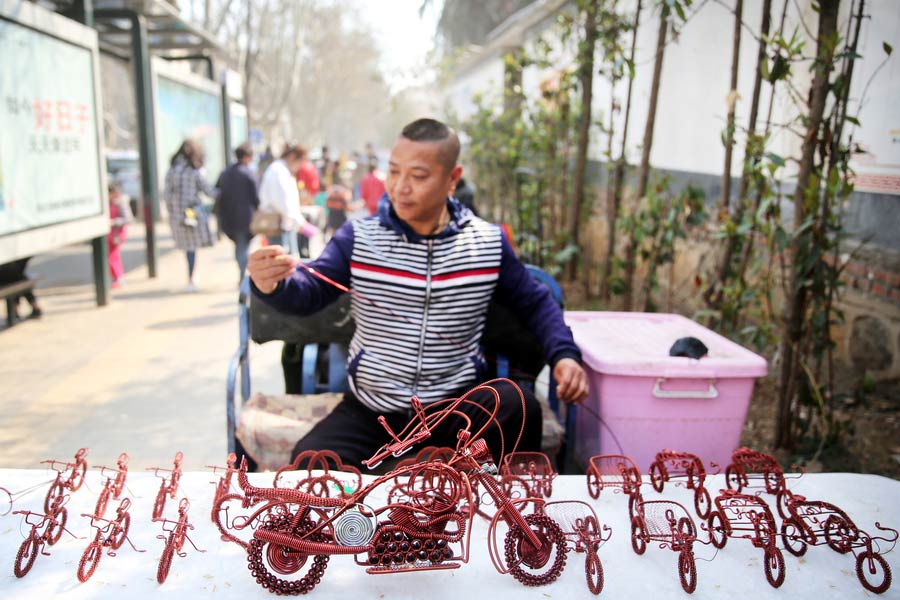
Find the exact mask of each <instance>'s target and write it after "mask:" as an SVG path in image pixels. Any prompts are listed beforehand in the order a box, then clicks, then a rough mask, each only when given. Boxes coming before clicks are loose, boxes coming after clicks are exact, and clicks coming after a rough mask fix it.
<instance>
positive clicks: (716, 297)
mask: <svg viewBox="0 0 900 600" xmlns="http://www.w3.org/2000/svg"><path fill="white" fill-rule="evenodd" d="M741 4H742V2H741V0H739V2H738V6H736V7H735V20H736V22H737V24H738V25H737V26H739V25H740V16H739V13H738V11H739V10H740V8H742V7H741V6H740V5H741ZM771 11H772V0H765V1H764V2H763V9H762V23H761V24H760V26H759V29H760V36H759V46H758V48H757V52H756V72H755V74H754V77H753V97H752V98H751V100H750V118H749V120H748V123H747V143H746V145H745V146H744V162H746V161H747V160H748V158H749V157H750V154H751V152H752V150H751V143H752V140H753V136H754V135H755V134H756V119H757V117H758V115H759V96H760V93H761V91H762V66H763V63H764V61H765V60H766V38H767V37H768V36H769V28H770V27H771ZM736 35H740V34H736ZM731 68H732V73H731V75H732V82H734V81H736V77H737V70H736V63H735V62H732V64H731ZM732 89H734V86H733V85H732ZM773 94H774V87H773ZM731 119H732V122H733V119H734V113H733V112H732V113H731ZM726 153H727V154H730V148H729V149H727V150H726ZM725 164H726V169H725V173H726V174H728V176H727V177H724V178H723V181H722V184H723V186H724V184H725V179H727V181H728V184H729V185H730V184H731V176H730V174H729V173H730V171H731V161H730V156H728V157H727V158H726V163H725ZM749 185H750V177H749V176H748V175H747V174H746V173H745V172H742V174H741V183H740V187H739V188H738V197H737V206H736V208H735V221H736V222H740V221H741V219H743V216H744V211H745V207H746V205H747V188H748V187H749ZM724 198H726V203H725V204H724V205H723V206H724V207H726V208H727V196H724ZM756 198H757V206H758V202H759V200H760V195H757V196H756ZM754 214H755V211H754ZM750 235H751V236H752V235H753V234H752V232H751V234H750ZM751 242H752V239H750V238H748V240H747V242H746V243H747V244H748V245H749V244H750V243H751ZM737 249H738V248H737V239H736V238H734V237H729V238H728V239H727V240H726V245H725V252H724V253H723V254H722V258H721V261H720V262H719V269H718V276H717V279H716V280H715V281H711V282H709V285H708V287H707V288H706V292H705V293H704V294H703V297H704V299H705V300H706V303H707V304H708V305H710V306H714V307H718V306H720V305H721V303H722V290H723V288H724V287H725V282H726V280H727V279H728V278H729V276H731V274H730V271H731V262H732V260H733V257H734V253H735V252H736V251H737Z"/></svg>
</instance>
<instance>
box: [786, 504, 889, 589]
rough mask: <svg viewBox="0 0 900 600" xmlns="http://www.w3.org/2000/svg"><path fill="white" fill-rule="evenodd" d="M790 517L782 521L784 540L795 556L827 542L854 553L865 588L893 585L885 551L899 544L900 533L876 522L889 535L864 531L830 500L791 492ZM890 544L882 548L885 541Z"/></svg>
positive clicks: (833, 546) (880, 587)
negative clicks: (875, 534) (811, 498)
mask: <svg viewBox="0 0 900 600" xmlns="http://www.w3.org/2000/svg"><path fill="white" fill-rule="evenodd" d="M786 498H787V500H786V506H787V512H788V516H787V518H785V519H784V521H782V523H781V539H782V543H783V544H784V547H785V549H786V550H787V551H788V552H790V553H791V554H793V555H794V556H803V555H804V554H806V548H807V546H821V545H823V544H824V545H827V546H828V547H829V548H831V549H832V550H834V551H835V552H837V553H839V554H847V553H849V552H852V553H853V556H854V557H855V559H856V576H857V578H858V579H859V582H860V583H861V584H862V586H863V587H864V588H866V589H867V590H869V591H870V592H873V593H876V594H883V593H884V592H886V591H887V590H888V588H890V587H891V567H890V565H888V563H887V561H886V560H885V559H884V557H883V556H882V554H887V553H888V552H890V551H892V550H893V549H894V546H896V544H897V537H898V532H897V530H896V529H893V528H890V527H883V526H882V525H881V523H878V522H876V523H875V527H876V528H877V529H879V530H881V531H884V532H887V533H888V535H887V536H874V535H871V534H869V533H867V532H866V531H863V530H862V529H860V528H859V527H857V526H856V524H855V523H854V522H853V520H852V519H851V518H850V517H849V516H848V515H847V513H845V512H844V511H843V510H841V509H840V508H838V507H837V506H835V505H834V504H830V503H828V502H821V501H818V500H807V499H806V498H805V497H803V496H800V495H798V494H792V493H790V492H787V494H786ZM879 542H883V543H885V544H890V548H888V549H887V550H882V548H881V544H880V543H879Z"/></svg>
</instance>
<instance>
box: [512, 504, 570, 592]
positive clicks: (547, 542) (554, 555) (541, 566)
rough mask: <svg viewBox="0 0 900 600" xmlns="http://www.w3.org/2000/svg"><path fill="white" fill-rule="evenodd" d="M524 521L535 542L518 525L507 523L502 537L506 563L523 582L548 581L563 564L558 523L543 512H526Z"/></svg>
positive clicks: (557, 574) (563, 557) (528, 583)
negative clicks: (508, 526)
mask: <svg viewBox="0 0 900 600" xmlns="http://www.w3.org/2000/svg"><path fill="white" fill-rule="evenodd" d="M525 521H526V522H527V523H528V527H529V529H530V530H531V531H532V532H533V533H534V534H535V536H537V538H538V542H539V543H538V545H537V546H533V545H532V544H531V543H530V542H529V541H528V538H527V537H526V536H525V532H524V531H523V530H522V528H521V527H519V525H517V524H513V525H512V526H510V528H509V531H507V532H506V539H505V540H504V549H505V551H506V566H507V567H508V568H509V572H510V574H511V575H512V576H513V577H515V578H516V579H517V580H518V581H520V582H522V583H524V584H525V585H529V586H537V585H546V584H548V583H552V582H554V581H556V578H557V577H559V574H560V573H562V570H563V568H564V567H565V566H566V538H565V536H564V535H563V532H562V530H561V529H560V528H559V525H557V524H556V522H555V521H554V520H553V519H551V518H550V517H548V516H546V515H538V514H532V515H527V516H526V517H525ZM548 564H549V567H547V565H548Z"/></svg>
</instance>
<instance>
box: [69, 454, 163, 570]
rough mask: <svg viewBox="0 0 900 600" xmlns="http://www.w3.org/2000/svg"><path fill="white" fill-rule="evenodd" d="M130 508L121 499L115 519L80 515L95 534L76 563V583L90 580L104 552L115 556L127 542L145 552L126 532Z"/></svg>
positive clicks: (128, 503)
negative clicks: (88, 523)
mask: <svg viewBox="0 0 900 600" xmlns="http://www.w3.org/2000/svg"><path fill="white" fill-rule="evenodd" d="M120 458H121V457H120ZM126 461H127V458H126ZM130 508H131V498H123V499H122V501H121V502H119V506H118V508H116V518H115V519H104V518H103V517H101V516H98V515H97V514H96V513H95V514H92V515H89V514H87V513H82V515H81V516H82V517H88V518H90V519H91V527H93V528H94V529H96V530H97V532H96V533H95V534H94V539H93V541H91V543H90V544H88V547H87V548H86V549H85V550H84V554H82V555H81V560H80V561H78V581H80V582H81V583H84V582H85V581H87V580H88V579H90V578H91V576H92V575H93V574H94V571H96V570H97V565H99V564H100V558H101V557H102V556H103V552H104V550H105V551H106V553H107V554H108V555H109V556H115V555H116V550H118V549H119V548H121V547H122V544H124V543H125V542H126V541H127V542H128V544H129V545H130V546H131V547H132V548H133V549H134V550H135V552H146V550H138V549H137V547H136V546H135V545H134V542H132V541H131V539H130V538H129V537H128V530H129V528H130V527H131V514H129V512H128V511H129V509H130ZM98 522H99V523H100V524H98Z"/></svg>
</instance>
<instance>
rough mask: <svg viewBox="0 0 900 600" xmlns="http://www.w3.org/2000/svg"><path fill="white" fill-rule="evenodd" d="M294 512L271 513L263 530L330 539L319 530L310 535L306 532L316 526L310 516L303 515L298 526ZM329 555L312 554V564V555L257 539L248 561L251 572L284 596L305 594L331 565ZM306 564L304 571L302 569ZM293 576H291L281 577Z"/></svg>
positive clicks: (264, 584) (316, 539) (314, 539)
mask: <svg viewBox="0 0 900 600" xmlns="http://www.w3.org/2000/svg"><path fill="white" fill-rule="evenodd" d="M292 517H293V515H291V514H278V515H270V516H269V517H268V518H267V519H266V522H265V523H264V524H263V525H262V526H261V527H260V529H261V530H262V531H272V532H276V533H278V534H282V535H284V536H287V537H292V538H301V537H302V538H303V539H306V540H310V541H314V542H329V541H330V540H329V539H328V538H327V537H326V536H325V534H323V533H321V532H319V533H316V534H315V535H312V536H309V535H307V532H308V531H309V530H311V529H312V528H313V522H312V520H311V519H310V518H309V517H304V518H303V519H302V520H300V522H299V523H298V524H297V525H296V526H295V527H292V526H291V518H292ZM328 558H329V557H328V555H326V554H320V555H316V556H314V557H313V560H312V561H311V562H312V564H309V562H310V561H309V555H308V554H306V553H304V552H300V551H298V550H294V549H292V548H289V547H287V546H285V545H282V544H278V543H275V542H265V541H263V540H261V539H258V538H253V539H252V540H250V545H249V548H248V551H247V562H248V565H247V566H248V568H249V569H250V573H251V575H252V576H253V578H254V579H256V581H257V582H258V583H259V584H260V585H262V586H263V587H264V588H266V589H268V590H269V591H270V592H273V593H275V594H281V595H292V596H294V595H297V594H306V593H307V592H309V591H311V590H312V589H313V588H314V587H316V585H318V583H319V582H320V581H321V580H322V574H323V573H324V572H325V568H326V567H327V566H328ZM304 567H307V569H306V571H305V572H302V571H303V568H304ZM286 575H292V576H294V577H293V578H292V579H286V578H283V577H282V576H286Z"/></svg>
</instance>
